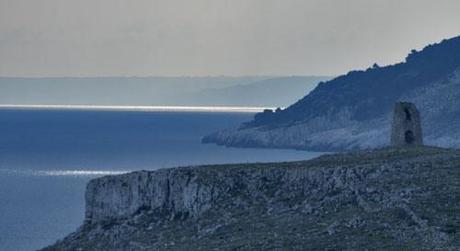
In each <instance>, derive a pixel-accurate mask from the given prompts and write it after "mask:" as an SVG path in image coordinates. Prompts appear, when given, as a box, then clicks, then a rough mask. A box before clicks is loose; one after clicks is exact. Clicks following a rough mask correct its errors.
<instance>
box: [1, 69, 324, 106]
mask: <svg viewBox="0 0 460 251" xmlns="http://www.w3.org/2000/svg"><path fill="white" fill-rule="evenodd" d="M330 78H331V77H309V76H291V77H267V76H265V77H258V76H254V77H252V76H249V77H142V78H140V77H99V78H5V77H3V78H1V77H0V104H21V105H22V104H34V105H37V104H39V105H130V106H132V105H161V106H164V105H169V106H268V107H278V106H282V107H285V106H287V105H289V104H291V103H293V102H295V101H296V100H298V99H300V98H301V97H302V96H303V95H304V94H305V93H307V92H309V91H311V90H312V89H313V88H314V87H315V86H316V85H317V84H318V82H320V81H324V80H327V79H330Z"/></svg>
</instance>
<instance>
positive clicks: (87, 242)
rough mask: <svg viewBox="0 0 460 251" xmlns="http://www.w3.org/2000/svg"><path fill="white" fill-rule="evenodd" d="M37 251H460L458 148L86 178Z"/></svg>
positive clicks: (364, 153)
mask: <svg viewBox="0 0 460 251" xmlns="http://www.w3.org/2000/svg"><path fill="white" fill-rule="evenodd" d="M86 203H87V205H86V206H87V208H86V219H85V222H84V224H83V225H82V226H81V227H80V228H79V229H78V230H77V231H76V232H75V233H73V234H71V235H69V236H68V237H66V238H65V239H64V240H62V241H59V242H57V243H56V244H54V245H52V246H50V247H47V248H45V249H43V250H459V249H460V151H458V150H448V149H440V148H429V147H418V148H405V149H403V148H399V149H395V148H385V149H380V150H375V151H367V152H355V153H345V154H333V155H325V156H322V157H319V158H316V159H313V160H309V161H303V162H290V163H272V164H241V165H219V166H201V167H183V168H173V169H164V170H159V171H154V172H147V171H141V172H134V173H130V174H125V175H117V176H106V177H102V178H99V179H95V180H93V181H91V182H90V183H89V185H88V189H87V194H86Z"/></svg>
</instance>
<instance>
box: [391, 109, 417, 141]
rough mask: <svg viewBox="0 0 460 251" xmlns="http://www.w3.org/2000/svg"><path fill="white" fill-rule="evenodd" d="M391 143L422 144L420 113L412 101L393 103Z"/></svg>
mask: <svg viewBox="0 0 460 251" xmlns="http://www.w3.org/2000/svg"><path fill="white" fill-rule="evenodd" d="M391 145H392V146H398V147H401V146H419V145H423V134H422V125H421V121H420V114H419V111H418V110H417V108H416V107H415V105H414V104H413V103H409V102H397V103H396V104H395V107H394V113H393V124H392V128H391Z"/></svg>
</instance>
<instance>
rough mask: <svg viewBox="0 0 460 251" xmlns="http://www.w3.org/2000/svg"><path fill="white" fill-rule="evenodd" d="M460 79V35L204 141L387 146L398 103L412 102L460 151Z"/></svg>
mask: <svg viewBox="0 0 460 251" xmlns="http://www.w3.org/2000/svg"><path fill="white" fill-rule="evenodd" d="M459 74H460V37H455V38H452V39H448V40H444V41H442V42H440V43H438V44H434V45H429V46H427V47H425V48H424V49H423V50H422V51H419V52H417V51H412V52H411V53H410V54H409V55H408V56H407V58H406V60H405V62H403V63H399V64H395V65H390V66H385V67H379V66H377V65H375V66H373V67H372V68H369V69H367V70H365V71H351V72H349V73H348V74H346V75H343V76H340V77H337V78H335V79H333V80H331V81H328V82H322V83H320V84H319V85H318V87H317V88H316V89H314V90H313V91H312V92H310V93H309V94H308V95H307V96H305V97H304V98H303V99H301V100H299V101H298V102H296V103H295V104H293V105H291V106H289V107H288V108H287V109H285V110H282V111H278V112H276V113H270V112H266V113H261V114H257V115H256V116H255V119H254V120H253V121H250V122H248V123H246V124H244V125H243V126H242V127H241V128H240V129H239V130H238V131H225V132H218V133H215V134H213V135H210V136H208V137H206V138H205V139H204V141H205V142H214V143H218V144H224V145H229V146H247V147H249V146H256V147H287V148H302V149H322V150H324V149H326V150H343V149H352V148H368V147H375V146H381V145H384V144H385V143H386V142H387V139H385V138H382V137H381V135H387V134H386V132H385V134H382V132H383V131H385V130H388V126H389V121H388V117H389V113H390V112H391V110H392V107H393V104H394V102H396V101H412V102H415V103H416V105H417V106H418V107H419V108H420V110H421V113H422V117H423V118H424V127H425V129H426V132H427V139H428V142H430V143H433V144H436V145H440V146H460V138H459V137H458V136H459V135H458V132H457V131H451V130H445V128H446V126H447V127H448V126H451V125H452V124H456V125H459V126H460V120H459V119H457V118H455V117H453V115H458V114H460V92H459V90H460V78H459ZM428 104H429V105H428ZM433 105H435V106H433ZM427 114H428V115H427ZM424 115H425V116H424ZM446 122H448V123H447V124H445V123H446ZM376 129H379V130H380V131H382V132H379V131H377V130H376ZM439 129H441V130H439ZM434 134H436V135H434ZM324 137H326V138H324ZM292 138H294V140H293V139H292ZM441 138H442V139H441ZM331 140H334V141H331Z"/></svg>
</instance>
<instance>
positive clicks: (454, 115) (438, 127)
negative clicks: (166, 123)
mask: <svg viewBox="0 0 460 251" xmlns="http://www.w3.org/2000/svg"><path fill="white" fill-rule="evenodd" d="M395 101H406V102H411V103H414V104H415V105H416V106H417V108H418V109H419V111H420V115H421V120H422V129H423V133H424V141H425V143H426V144H429V145H435V146H439V147H460V131H459V130H458V129H457V128H458V125H459V124H460V116H459V114H460V110H459V107H460V68H459V69H457V70H456V71H455V72H454V73H453V74H451V75H449V76H448V77H447V78H445V79H442V80H440V81H436V82H433V83H431V84H429V85H427V86H424V87H421V88H416V89H414V90H412V91H411V92H409V93H407V94H405V95H403V96H401V97H400V98H399V100H395ZM392 112H393V111H392V110H388V111H387V112H386V113H384V114H382V115H381V116H379V117H377V118H375V119H372V120H366V121H355V120H352V119H351V118H352V115H353V114H355V113H356V112H355V111H354V110H353V108H352V107H343V108H342V109H341V110H340V112H337V113H334V114H327V113H326V114H324V115H322V116H320V117H316V118H314V119H310V120H304V121H299V122H297V123H295V124H292V125H285V126H279V127H276V128H267V127H253V128H245V129H240V130H225V131H219V132H216V133H214V134H211V135H208V136H206V137H204V138H203V142H204V143H216V144H218V145H226V146H233V147H263V148H264V147H265V148H293V149H308V150H319V151H336V150H354V149H372V148H376V147H382V146H385V145H388V144H389V143H390V142H389V141H390V139H389V136H388V135H390V127H391V117H392Z"/></svg>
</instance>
